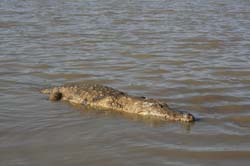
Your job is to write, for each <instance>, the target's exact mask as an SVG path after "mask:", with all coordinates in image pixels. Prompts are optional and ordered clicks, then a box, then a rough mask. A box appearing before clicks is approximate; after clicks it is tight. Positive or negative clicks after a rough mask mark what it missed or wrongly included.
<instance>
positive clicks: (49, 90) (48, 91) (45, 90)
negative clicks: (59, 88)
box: [40, 89, 51, 94]
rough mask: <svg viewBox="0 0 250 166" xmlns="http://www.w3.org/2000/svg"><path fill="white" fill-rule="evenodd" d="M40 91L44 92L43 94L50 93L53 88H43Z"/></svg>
mask: <svg viewBox="0 0 250 166" xmlns="http://www.w3.org/2000/svg"><path fill="white" fill-rule="evenodd" d="M40 92H41V93H43V94H50V93H51V89H42V90H40Z"/></svg>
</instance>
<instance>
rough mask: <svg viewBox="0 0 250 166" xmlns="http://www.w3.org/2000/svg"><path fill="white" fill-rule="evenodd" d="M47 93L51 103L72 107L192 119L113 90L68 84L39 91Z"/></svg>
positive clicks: (156, 103) (182, 113) (188, 120)
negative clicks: (79, 106) (72, 104)
mask: <svg viewBox="0 0 250 166" xmlns="http://www.w3.org/2000/svg"><path fill="white" fill-rule="evenodd" d="M41 93H44V94H49V99H50V100H51V101H58V100H65V101H69V102H70V103H74V104H82V105H87V106H91V107H100V108H105V109H112V110H116V111H122V112H127V113H134V114H138V115H143V116H152V117H156V118H160V119H164V120H174V121H182V122H193V121H195V118H194V116H193V115H192V114H190V113H187V112H181V111H175V110H172V109H170V108H169V107H168V105H167V104H166V103H163V102H161V101H158V100H155V99H146V98H145V97H136V96H130V95H128V94H126V93H124V92H121V91H118V90H115V89H113V88H110V87H107V86H103V85H98V84H90V83H85V82H79V83H70V84H65V85H62V86H57V87H53V88H49V89H43V90H41Z"/></svg>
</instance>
